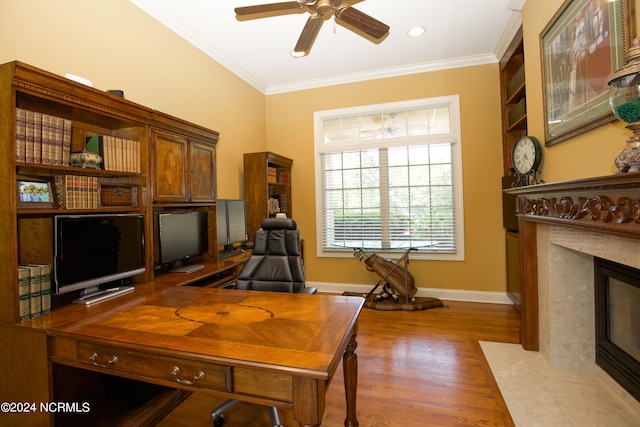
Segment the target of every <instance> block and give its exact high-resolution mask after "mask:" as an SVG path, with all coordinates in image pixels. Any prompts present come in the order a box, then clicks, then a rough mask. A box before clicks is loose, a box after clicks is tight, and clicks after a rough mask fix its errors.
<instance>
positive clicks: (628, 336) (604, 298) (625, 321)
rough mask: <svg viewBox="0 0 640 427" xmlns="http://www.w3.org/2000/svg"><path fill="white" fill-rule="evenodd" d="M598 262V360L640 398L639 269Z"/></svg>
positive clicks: (596, 281)
mask: <svg viewBox="0 0 640 427" xmlns="http://www.w3.org/2000/svg"><path fill="white" fill-rule="evenodd" d="M594 265H595V303H596V304H595V315H596V364H597V365H598V366H600V367H601V368H602V369H603V370H604V371H605V372H607V373H608V374H609V375H610V376H611V377H612V378H613V379H614V380H616V382H618V384H620V385H621V386H622V387H623V388H624V389H625V390H627V391H628V392H629V394H631V395H632V396H633V397H634V398H635V399H636V400H638V401H639V402H640V270H638V269H636V268H633V267H629V266H626V265H622V264H618V263H616V262H613V261H609V260H605V259H602V258H597V257H596V258H595V259H594Z"/></svg>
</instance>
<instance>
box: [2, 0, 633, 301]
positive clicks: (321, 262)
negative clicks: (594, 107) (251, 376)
mask: <svg viewBox="0 0 640 427" xmlns="http://www.w3.org/2000/svg"><path fill="white" fill-rule="evenodd" d="M563 1H564V0H549V1H546V2H536V1H528V2H527V3H526V5H525V8H524V11H523V23H524V37H525V56H526V75H527V89H528V90H527V111H528V118H529V133H530V134H532V135H534V136H538V137H540V138H542V135H543V133H544V127H543V113H542V111H543V109H542V88H541V75H540V57H539V53H540V52H539V35H540V32H541V31H542V29H543V28H544V27H545V25H546V24H547V23H548V22H549V20H550V19H551V17H552V16H553V14H554V13H555V12H556V11H557V9H558V8H559V7H560V6H561V4H562V3H563ZM639 2H640V0H635V4H636V5H637V4H638V3H639ZM0 3H1V6H0V63H4V62H8V61H12V60H15V59H18V60H21V61H24V62H26V63H28V64H31V65H34V66H37V67H40V68H43V69H46V70H48V71H52V72H54V73H58V74H62V75H64V74H65V73H74V74H78V75H81V76H83V77H86V78H89V79H90V80H92V81H93V83H94V87H96V88H98V89H103V90H107V89H122V90H124V92H125V96H126V98H127V99H129V100H131V101H134V102H137V103H140V104H143V105H146V106H148V107H152V108H155V109H158V110H161V111H164V112H166V113H169V114H173V115H176V116H179V117H182V118H184V119H186V120H189V121H192V122H194V123H198V124H200V125H203V126H206V127H209V128H211V129H215V130H217V131H219V132H220V133H221V139H220V144H219V147H218V159H219V162H218V165H219V168H218V179H219V185H218V188H219V195H220V196H221V197H228V198H233V197H241V196H242V194H243V190H242V189H243V175H242V153H244V152H253V151H263V150H267V149H268V150H271V151H274V152H277V153H279V154H282V155H285V156H288V157H291V158H293V159H294V170H293V180H294V185H293V192H294V194H293V196H294V210H295V216H296V220H298V222H299V223H300V228H301V229H302V230H303V234H304V238H305V242H306V244H307V248H308V250H306V252H305V257H306V264H307V273H308V279H309V280H311V281H320V282H322V281H328V282H338V283H356V284H370V283H373V282H374V281H375V280H377V278H376V277H374V275H373V274H372V273H367V272H366V271H365V269H364V266H363V265H362V263H360V262H358V261H357V260H355V259H343V260H332V259H326V258H323V259H318V258H316V257H315V220H316V217H315V198H314V184H313V181H314V170H313V167H314V161H313V112H314V111H317V110H326V109H335V108H342V107H350V106H357V105H365V104H373V103H383V102H392V101H400V100H406V99H416V98H423V97H432V96H442V95H451V94H459V95H460V97H461V98H460V99H461V113H462V144H463V150H462V156H463V172H464V196H465V197H464V202H465V233H466V242H465V244H466V254H465V261H464V262H436V261H413V262H412V264H411V270H412V272H413V274H414V275H415V277H416V282H417V284H418V286H423V287H435V288H448V289H468V290H486V291H505V265H504V257H505V254H504V237H503V235H504V231H503V229H502V226H501V224H502V223H501V192H500V176H501V160H500V159H501V155H502V153H501V143H500V113H499V89H498V65H497V64H493V65H484V66H478V67H469V68H463V69H457V70H447V71H441V72H432V73H424V74H416V75H412V76H404V77H397V78H389V79H380V80H376V81H369V82H362V83H355V84H349V85H340V86H335V87H327V88H319V89H314V90H307V91H299V92H294V93H286V94H277V95H270V96H265V95H263V94H261V93H260V92H258V91H257V90H255V89H254V88H253V87H251V86H250V85H248V84H247V83H245V82H243V81H242V80H241V79H239V78H238V77H236V76H235V75H233V74H232V73H231V72H229V71H228V70H227V69H225V68H224V67H222V66H221V65H220V64H218V63H216V62H215V61H213V60H212V59H210V58H208V57H207V56H205V55H204V54H203V53H201V52H200V51H198V50H197V49H196V48H194V47H193V46H191V45H189V44H188V43H187V42H186V41H184V40H183V39H182V38H180V37H178V36H177V35H175V34H173V33H172V32H171V31H170V30H168V29H166V28H164V27H163V26H162V25H160V24H159V23H158V22H156V21H155V20H154V19H152V18H151V17H149V16H148V15H146V14H145V13H143V12H142V11H141V10H139V9H138V8H137V7H136V6H134V5H132V4H131V3H129V2H128V1H127V0H91V1H86V0H48V1H42V0H21V1H10V0H0ZM627 136H628V132H627V131H626V130H625V129H624V127H623V126H622V125H620V124H618V123H612V124H607V125H604V126H601V127H600V128H598V129H595V130H593V131H590V132H588V133H586V134H582V135H579V136H577V137H574V138H572V139H570V140H568V141H564V142H562V143H560V144H557V145H555V146H553V147H550V148H548V149H545V150H544V160H543V165H542V167H543V179H545V180H546V181H547V182H551V181H559V180H565V179H574V178H581V177H588V176H598V175H607V174H611V173H613V172H614V171H615V169H614V167H613V164H612V161H613V158H614V157H615V155H616V154H617V153H618V152H619V151H620V150H621V149H622V147H623V146H624V141H625V140H626V138H627Z"/></svg>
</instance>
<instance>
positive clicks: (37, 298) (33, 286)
mask: <svg viewBox="0 0 640 427" xmlns="http://www.w3.org/2000/svg"><path fill="white" fill-rule="evenodd" d="M19 267H21V268H26V269H27V270H29V318H30V319H35V318H37V317H40V313H41V311H42V278H41V267H39V266H35V265H21V266H19Z"/></svg>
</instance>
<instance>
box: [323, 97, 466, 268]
mask: <svg viewBox="0 0 640 427" xmlns="http://www.w3.org/2000/svg"><path fill="white" fill-rule="evenodd" d="M459 109H460V108H459V98H458V96H449V97H441V98H430V99H421V100H415V101H407V102H399V103H391V104H382V105H373V106H365V107H356V108H349V109H342V110H332V111H321V112H316V113H315V115H314V120H315V155H316V206H317V207H318V215H317V217H318V224H317V235H318V255H319V256H325V257H350V256H353V249H354V248H363V249H368V250H370V251H372V252H376V253H379V254H380V253H382V254H384V256H388V257H390V258H393V257H395V258H398V257H399V255H400V254H401V253H402V252H404V251H405V250H406V249H408V248H410V247H415V248H418V252H414V254H415V255H412V257H413V258H423V259H450V260H462V259H463V257H464V245H463V241H464V239H463V226H462V224H463V218H462V212H463V209H462V167H461V148H460V145H461V144H460V123H459V117H460V113H459Z"/></svg>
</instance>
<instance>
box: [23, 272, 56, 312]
mask: <svg viewBox="0 0 640 427" xmlns="http://www.w3.org/2000/svg"><path fill="white" fill-rule="evenodd" d="M18 295H19V302H20V303H19V307H20V321H21V322H24V321H25V320H30V319H35V318H37V317H40V316H44V315H46V314H49V313H51V264H27V265H20V266H18Z"/></svg>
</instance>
